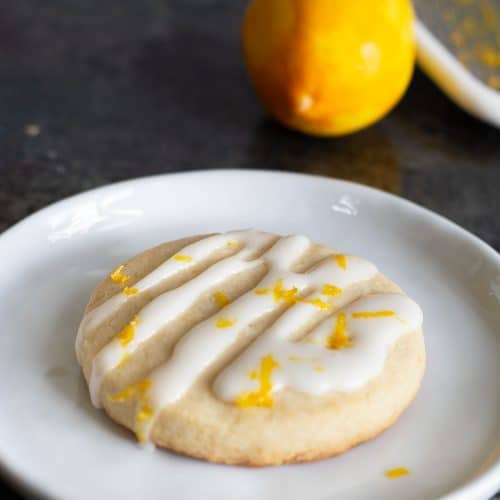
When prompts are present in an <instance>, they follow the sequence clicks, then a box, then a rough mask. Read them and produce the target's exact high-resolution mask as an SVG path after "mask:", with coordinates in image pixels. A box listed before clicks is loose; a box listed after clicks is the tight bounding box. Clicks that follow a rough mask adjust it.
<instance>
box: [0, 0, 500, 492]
mask: <svg viewBox="0 0 500 500" xmlns="http://www.w3.org/2000/svg"><path fill="white" fill-rule="evenodd" d="M244 3H245V2H243V1H239V0H225V1H222V0H221V1H215V0H197V1H194V0H182V1H180V0H168V1H167V0H143V1H142V2H136V1H134V0H121V1H120V2H118V1H111V0H86V1H84V2H82V1H76V0H51V1H50V2H37V1H35V0H3V1H2V2H1V3H0V231H1V230H3V229H5V228H7V227H9V226H10V225H12V224H13V223H15V222H17V221H18V220H20V219H22V218H23V217H25V216H26V215H28V214H30V213H32V212H34V211H35V210H38V209H39V208H41V207H44V206H46V205H47V204H49V203H51V202H53V201H56V200H59V199H61V198H62V197H65V196H68V195H71V194H74V193H77V192H79V191H82V190H85V189H89V188H93V187H96V186H100V185H103V184H106V183H109V182H114V181H118V180H122V179H128V178H131V177H137V176H143V175H150V174H158V173H162V172H173V171H179V170H191V169H204V168H214V167H216V168H228V167H243V168H245V167H247V168H248V167H251V168H273V169H283V170H292V171H299V172H310V173H315V174H322V175H326V176H331V177H338V178H342V179H350V180H354V181H357V182H361V183H365V184H369V185H371V186H375V187H379V188H381V189H384V190H386V191H390V192H393V193H398V194H400V195H402V196H404V197H406V198H409V199H410V200H413V201H415V202H417V203H420V204H422V205H424V206H426V207H428V208H431V209H432V210H435V211H437V212H438V213H440V214H443V215H445V216H447V217H449V218H450V219H452V220H453V221H455V222H457V223H458V224H460V225H462V226H464V227H465V228H467V229H469V230H470V231H472V232H473V233H475V234H477V235H478V236H479V237H481V238H483V239H484V240H485V241H487V242H488V243H489V244H490V245H492V246H493V247H494V248H496V249H497V250H499V249H500V196H499V193H500V131H499V130H496V129H494V128H492V127H490V126H488V125H485V124H483V123H481V122H479V121H477V120H475V119H474V118H471V117H470V116H468V115H466V114H465V113H464V112H462V111H461V110H459V109H458V108H457V107H456V106H455V105H454V104H453V103H451V102H450V101H449V100H448V99H447V98H446V97H445V96H444V95H442V94H441V92H440V91H439V90H438V89H437V88H436V87H435V86H434V85H433V84H432V83H431V82H430V81H429V80H428V79H427V78H426V77H425V76H424V75H423V74H422V73H421V72H419V71H417V72H416V74H415V76H414V79H413V82H412V84H411V87H410V89H409V91H408V92H407V94H406V96H405V97H404V99H403V100H402V102H401V103H400V104H399V105H398V106H397V108H396V109H395V110H394V111H393V112H392V113H391V114H390V115H389V116H388V117H387V118H386V119H384V120H382V121H381V122H379V123H378V124H376V125H375V126H372V127H370V128H369V129H367V130H364V131H362V132H359V133H357V134H355V135H351V136H349V137H344V138H339V139H316V138H310V137H305V136H303V135H300V134H297V133H294V132H291V131H289V130H286V129H284V128H282V127H280V126H279V125H277V124H275V123H274V122H272V121H271V120H270V119H268V118H267V117H266V116H265V115H264V114H263V112H262V111H261V108H260V106H259V103H258V102H257V100H256V98H255V97H254V94H253V92H252V89H251V87H250V85H249V83H248V81H247V78H246V75H245V72H244V68H243V64H242V60H241V55H240V46H239V25H240V19H241V15H242V12H243V8H244ZM5 488H6V487H5ZM0 492H2V486H1V485H0Z"/></svg>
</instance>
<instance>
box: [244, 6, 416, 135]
mask: <svg viewBox="0 0 500 500" xmlns="http://www.w3.org/2000/svg"><path fill="white" fill-rule="evenodd" d="M413 21H414V13H413V9H412V5H411V2H410V1H409V0H253V1H252V2H251V3H250V4H249V6H248V8H247V10H246V13H245V17H244V21H243V30H242V42H243V52H244V56H245V63H246V66H247V70H248V73H249V75H250V78H251V80H252V82H253V84H254V87H255V89H256V91H257V94H258V96H259V98H260V100H261V101H262V104H263V106H264V107H265V108H266V110H267V111H268V112H269V114H271V115H272V116H273V117H274V118H275V119H276V120H278V121H279V122H281V123H283V124H284V125H286V126H288V127H290V128H293V129H297V130H300V131H302V132H305V133H309V134H314V135H324V136H335V135H342V134H347V133H350V132H354V131H356V130H359V129H361V128H363V127H366V126H368V125H370V124H372V123H374V122H375V121H377V120H379V119H380V118H382V117H383V116H384V115H385V114H386V113H388V111H389V110H390V109H391V108H392V107H393V106H394V105H395V104H396V103H397V102H398V101H399V99H400V98H401V96H402V95H403V93H404V92H405V90H406V88H407V86H408V84H409V82H410V79H411V76H412V73H413V67H414V64H415V41H414V35H413Z"/></svg>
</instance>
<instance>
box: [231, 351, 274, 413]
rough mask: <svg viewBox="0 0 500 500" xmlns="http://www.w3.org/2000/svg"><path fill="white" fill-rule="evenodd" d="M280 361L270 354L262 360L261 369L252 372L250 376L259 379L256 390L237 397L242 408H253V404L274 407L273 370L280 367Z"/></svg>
mask: <svg viewBox="0 0 500 500" xmlns="http://www.w3.org/2000/svg"><path fill="white" fill-rule="evenodd" d="M279 366H280V365H279V363H278V362H277V361H276V360H275V359H274V358H273V357H272V356H271V354H268V355H266V356H264V357H263V358H262V359H261V360H260V369H259V371H253V372H250V374H249V377H250V378H252V379H256V380H258V381H259V388H258V389H257V390H256V391H248V392H244V393H242V394H240V395H239V396H238V397H237V398H236V401H235V402H236V404H237V405H238V406H239V407H240V408H251V407H253V406H258V407H265V408H272V406H273V405H274V400H273V398H272V397H271V390H272V388H273V384H272V382H271V374H272V371H273V370H274V369H276V368H279Z"/></svg>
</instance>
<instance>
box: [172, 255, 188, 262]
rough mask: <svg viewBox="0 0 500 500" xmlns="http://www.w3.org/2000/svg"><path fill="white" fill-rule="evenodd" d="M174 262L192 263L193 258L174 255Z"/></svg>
mask: <svg viewBox="0 0 500 500" xmlns="http://www.w3.org/2000/svg"><path fill="white" fill-rule="evenodd" d="M172 259H174V260H178V261H179V262H192V261H193V258H192V257H189V256H188V255H174V256H173V257H172Z"/></svg>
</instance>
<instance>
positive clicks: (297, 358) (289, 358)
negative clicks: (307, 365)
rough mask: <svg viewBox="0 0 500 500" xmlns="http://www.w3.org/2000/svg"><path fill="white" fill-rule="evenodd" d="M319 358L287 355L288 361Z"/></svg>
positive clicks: (312, 360) (313, 360) (316, 359)
mask: <svg viewBox="0 0 500 500" xmlns="http://www.w3.org/2000/svg"><path fill="white" fill-rule="evenodd" d="M318 359H319V358H302V357H301V356H289V357H288V361H311V362H313V363H314V362H315V361H318Z"/></svg>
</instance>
